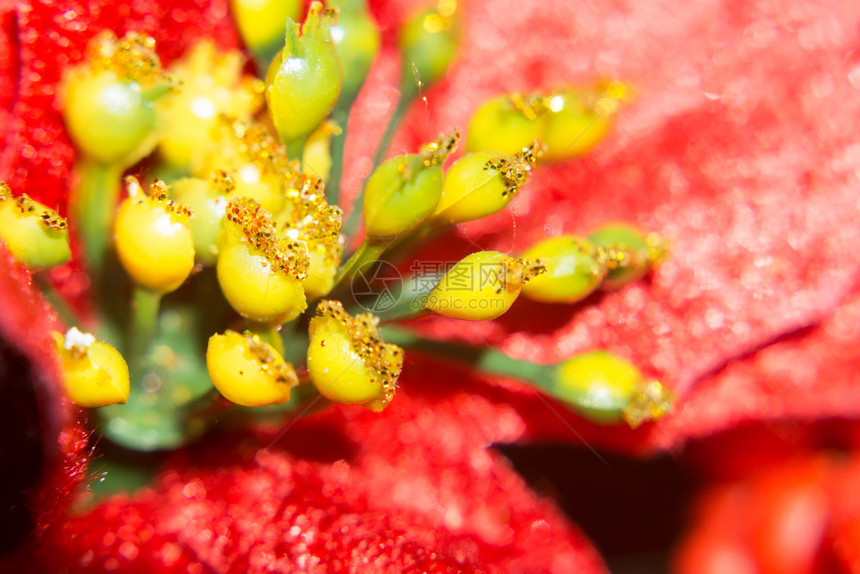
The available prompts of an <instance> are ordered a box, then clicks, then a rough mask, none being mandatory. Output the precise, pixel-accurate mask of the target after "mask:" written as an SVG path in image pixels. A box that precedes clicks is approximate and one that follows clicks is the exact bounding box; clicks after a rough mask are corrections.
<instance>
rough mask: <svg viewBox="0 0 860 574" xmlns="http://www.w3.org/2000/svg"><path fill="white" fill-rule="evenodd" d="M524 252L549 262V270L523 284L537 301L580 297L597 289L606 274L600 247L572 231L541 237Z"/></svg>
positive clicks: (558, 301) (525, 291)
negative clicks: (571, 232) (569, 233)
mask: <svg viewBox="0 0 860 574" xmlns="http://www.w3.org/2000/svg"><path fill="white" fill-rule="evenodd" d="M522 256H523V257H526V258H529V259H537V258H539V259H540V260H541V261H542V262H543V264H544V265H546V273H544V274H543V275H540V276H539V277H535V278H534V279H532V280H531V281H529V282H528V283H527V284H526V285H525V286H524V287H523V295H524V296H526V297H528V298H529V299H534V300H535V301H544V302H546V303H575V302H577V301H581V300H582V299H585V298H586V297H587V296H588V295H590V294H591V293H592V292H593V291H594V290H595V289H597V288H598V287H599V286H600V282H601V281H602V280H603V278H604V277H605V276H606V271H607V269H606V266H605V265H604V264H603V262H602V260H601V258H600V256H599V252H598V249H597V248H596V247H595V246H594V245H593V244H592V243H591V242H589V241H587V240H585V239H582V238H579V237H575V236H573V235H565V236H562V237H552V238H550V239H546V240H544V241H541V242H540V243H538V244H536V245H534V246H532V247H531V248H529V249H528V250H527V251H525V252H524V253H523V254H522Z"/></svg>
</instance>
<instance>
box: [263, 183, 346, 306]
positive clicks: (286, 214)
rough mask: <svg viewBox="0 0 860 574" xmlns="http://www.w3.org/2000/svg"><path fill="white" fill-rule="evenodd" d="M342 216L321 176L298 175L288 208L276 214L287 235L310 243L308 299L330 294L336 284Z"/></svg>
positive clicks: (290, 188) (304, 282)
mask: <svg viewBox="0 0 860 574" xmlns="http://www.w3.org/2000/svg"><path fill="white" fill-rule="evenodd" d="M342 219H343V213H342V211H341V210H340V208H339V207H337V206H335V205H329V204H328V203H326V197H325V189H324V186H323V183H322V180H321V179H320V178H319V177H316V176H314V175H296V176H294V177H293V178H292V180H291V182H290V184H289V186H288V189H287V193H286V195H285V198H284V208H283V209H282V210H281V212H280V213H278V214H277V215H276V216H275V223H276V224H277V226H278V230H279V231H280V232H282V233H283V235H284V236H285V237H287V238H289V239H291V240H294V241H303V242H305V243H306V244H307V249H308V256H309V265H308V271H307V277H305V278H304V279H302V286H303V287H304V289H305V295H306V296H307V297H308V299H317V298H319V297H321V296H323V295H326V294H328V292H329V291H331V289H332V287H334V277H335V274H336V273H337V268H338V267H339V266H340V256H341V254H342V251H343V245H342V243H341V238H340V228H341V224H342Z"/></svg>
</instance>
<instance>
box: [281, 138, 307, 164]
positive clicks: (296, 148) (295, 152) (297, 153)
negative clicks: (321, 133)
mask: <svg viewBox="0 0 860 574" xmlns="http://www.w3.org/2000/svg"><path fill="white" fill-rule="evenodd" d="M307 141H308V138H306V137H304V138H298V139H294V140H290V141H288V142H284V147H286V148H287V157H288V158H290V159H297V160H299V161H302V156H303V155H304V152H305V143H307Z"/></svg>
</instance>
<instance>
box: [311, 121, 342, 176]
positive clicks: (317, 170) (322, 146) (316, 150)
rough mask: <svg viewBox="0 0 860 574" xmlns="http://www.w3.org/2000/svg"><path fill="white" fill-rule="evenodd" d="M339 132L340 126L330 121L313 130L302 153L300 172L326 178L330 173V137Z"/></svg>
mask: <svg viewBox="0 0 860 574" xmlns="http://www.w3.org/2000/svg"><path fill="white" fill-rule="evenodd" d="M340 133H341V129H340V127H338V125H337V124H336V123H334V122H332V121H325V122H323V123H321V124H320V125H319V127H318V128H317V129H316V130H314V133H312V134H311V135H310V137H309V138H308V141H307V143H306V144H305V151H304V153H303V154H302V172H303V173H304V174H305V175H315V176H317V177H319V178H320V179H322V180H328V178H329V174H330V173H331V139H332V136H336V135H339V134H340Z"/></svg>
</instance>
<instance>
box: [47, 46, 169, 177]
mask: <svg viewBox="0 0 860 574" xmlns="http://www.w3.org/2000/svg"><path fill="white" fill-rule="evenodd" d="M168 86H169V78H167V77H166V76H165V75H163V74H162V72H161V64H160V62H159V59H158V56H157V55H156V54H155V41H154V40H153V39H152V38H150V37H148V36H142V35H140V34H136V33H133V32H130V33H128V34H126V36H125V37H124V38H122V39H121V40H117V38H116V36H115V35H114V34H113V33H112V32H109V31H107V32H103V33H102V34H100V35H98V36H96V37H95V38H94V39H93V40H92V41H91V42H90V44H89V45H88V46H87V59H86V61H85V62H84V64H82V65H81V66H78V67H76V68H73V69H72V70H71V71H70V72H69V73H68V74H67V75H66V77H65V78H64V82H63V87H62V96H63V103H64V105H63V118H64V120H65V123H66V127H67V128H68V130H69V135H70V136H71V138H72V141H73V142H74V144H75V147H76V148H77V149H78V150H80V151H81V152H82V153H84V154H85V155H86V156H88V157H90V158H92V159H94V160H95V161H97V162H100V163H103V164H108V165H113V164H119V165H122V166H130V165H132V164H134V163H136V162H137V161H139V160H140V159H141V158H143V157H145V156H146V155H148V154H149V153H150V152H151V151H152V149H153V148H154V147H155V145H156V143H157V134H156V131H155V128H156V114H155V108H154V106H153V99H155V98H156V97H159V96H161V95H163V94H165V93H166V92H167V90H168Z"/></svg>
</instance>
